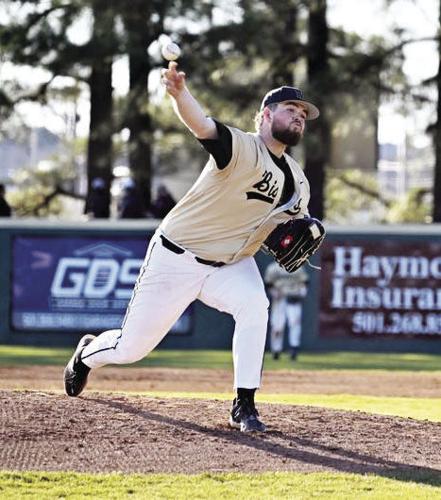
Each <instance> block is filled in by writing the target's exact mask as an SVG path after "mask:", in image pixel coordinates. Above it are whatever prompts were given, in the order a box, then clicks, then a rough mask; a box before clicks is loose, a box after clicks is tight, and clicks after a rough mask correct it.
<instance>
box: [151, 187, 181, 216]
mask: <svg viewBox="0 0 441 500" xmlns="http://www.w3.org/2000/svg"><path fill="white" fill-rule="evenodd" d="M175 205H176V201H175V199H174V198H173V196H172V195H171V194H170V192H169V191H168V189H167V188H166V187H165V186H164V184H160V185H159V186H158V190H157V192H156V198H155V200H154V201H153V202H152V204H151V206H150V212H151V213H152V215H153V217H154V218H155V219H163V218H164V217H165V216H166V215H167V214H168V213H169V212H170V210H171V209H172V208H173V207H174V206H175Z"/></svg>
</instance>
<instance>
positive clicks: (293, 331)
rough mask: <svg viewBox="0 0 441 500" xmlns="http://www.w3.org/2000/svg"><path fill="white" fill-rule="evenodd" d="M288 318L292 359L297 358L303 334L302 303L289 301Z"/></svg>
mask: <svg viewBox="0 0 441 500" xmlns="http://www.w3.org/2000/svg"><path fill="white" fill-rule="evenodd" d="M286 316H287V319H288V342H289V347H290V350H291V359H293V360H295V359H296V358H297V354H298V350H299V347H300V338H301V336H302V303H301V301H300V300H299V301H298V302H295V303H288V304H287V308H286Z"/></svg>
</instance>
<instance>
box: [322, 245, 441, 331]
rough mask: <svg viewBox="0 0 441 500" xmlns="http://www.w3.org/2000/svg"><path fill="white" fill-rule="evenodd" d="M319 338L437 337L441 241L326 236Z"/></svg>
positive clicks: (440, 304)
mask: <svg viewBox="0 0 441 500" xmlns="http://www.w3.org/2000/svg"><path fill="white" fill-rule="evenodd" d="M321 256H322V272H321V284H320V336H323V337H342V336H347V335H349V336H358V337H368V336H373V335H388V336H398V337H402V336H409V335H411V336H421V335H424V336H441V241H439V240H438V241H436V240H435V241H427V240H425V241H418V242H403V241H400V240H388V241H384V240H376V241H372V240H361V241H360V240H358V239H357V240H354V241H335V240H328V241H326V242H325V243H324V244H323V246H322V251H321Z"/></svg>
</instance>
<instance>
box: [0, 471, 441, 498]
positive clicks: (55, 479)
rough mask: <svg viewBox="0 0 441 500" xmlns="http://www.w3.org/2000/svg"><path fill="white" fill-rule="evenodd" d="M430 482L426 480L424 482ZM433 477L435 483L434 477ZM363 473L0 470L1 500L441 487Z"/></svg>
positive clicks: (301, 494) (393, 491)
mask: <svg viewBox="0 0 441 500" xmlns="http://www.w3.org/2000/svg"><path fill="white" fill-rule="evenodd" d="M425 482H426V481H425ZM433 482H435V483H436V480H434V481H433ZM427 483H428V484H418V482H416V481H408V480H403V481H401V480H398V479H390V478H383V477H377V476H373V475H361V474H343V473H341V474H335V473H309V474H301V473H288V472H284V473H281V472H277V473H265V474H198V475H182V474H174V475H172V474H150V475H144V474H124V475H123V474H76V473H60V472H41V473H38V472H34V473H31V472H26V473H12V472H4V473H0V496H1V498H2V500H9V499H15V500H21V499H23V498H26V499H35V500H41V499H51V498H68V499H69V500H77V499H83V498H90V499H120V498H133V499H174V500H181V499H182V500H184V499H185V500H187V499H188V500H190V499H192V500H193V499H201V500H206V499H208V498H221V499H227V498H231V499H232V498H240V499H250V500H251V499H259V500H271V499H310V498H314V499H315V498H324V499H332V500H338V499H348V500H349V499H379V500H380V499H381V500H389V499H412V500H413V499H427V500H428V499H436V498H441V488H440V487H439V486H433V485H431V484H430V483H431V480H430V479H428V480H427Z"/></svg>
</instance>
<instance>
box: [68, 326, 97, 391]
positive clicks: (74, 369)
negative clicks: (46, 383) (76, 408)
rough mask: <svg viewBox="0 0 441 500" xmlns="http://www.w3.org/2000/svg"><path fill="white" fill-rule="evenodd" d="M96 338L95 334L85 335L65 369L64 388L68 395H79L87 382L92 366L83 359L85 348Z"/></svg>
mask: <svg viewBox="0 0 441 500" xmlns="http://www.w3.org/2000/svg"><path fill="white" fill-rule="evenodd" d="M94 338H96V337H95V335H84V337H82V338H81V340H80V341H79V342H78V346H77V348H76V349H75V352H74V353H73V356H72V357H71V358H70V361H69V363H68V364H67V366H66V368H65V369H64V390H65V391H66V394H67V395H68V396H72V397H76V396H79V395H80V394H81V393H82V392H83V389H84V388H85V387H86V384H87V376H88V375H89V372H90V368H89V367H88V366H86V365H85V364H84V363H83V362H82V361H81V353H82V352H83V350H84V348H85V347H86V346H87V345H88V344H90V343H91V342H92V340H93V339H94Z"/></svg>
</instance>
